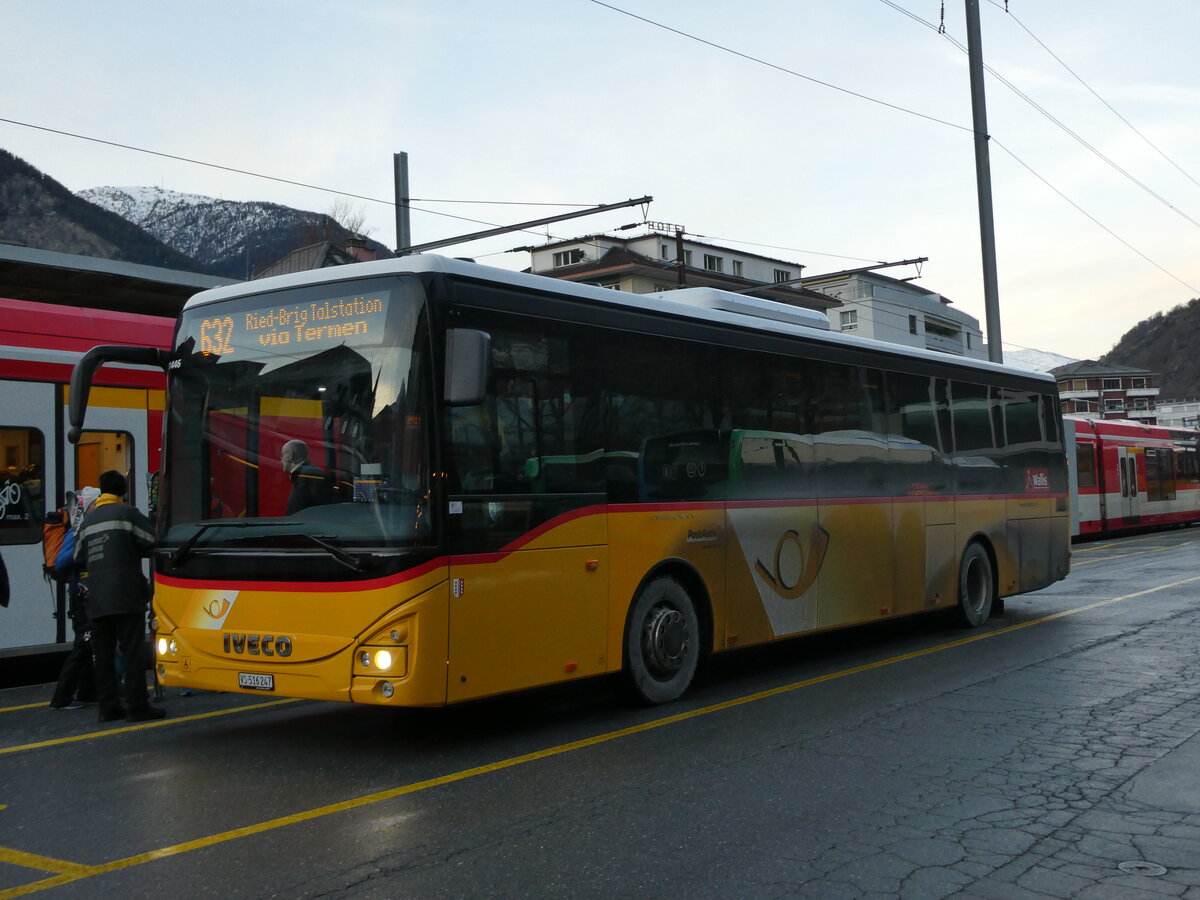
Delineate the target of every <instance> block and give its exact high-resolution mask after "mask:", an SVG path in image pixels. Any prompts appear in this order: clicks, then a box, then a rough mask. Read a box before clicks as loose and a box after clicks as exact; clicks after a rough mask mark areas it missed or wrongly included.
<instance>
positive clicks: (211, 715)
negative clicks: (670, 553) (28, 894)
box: [0, 697, 297, 896]
mask: <svg viewBox="0 0 1200 900" xmlns="http://www.w3.org/2000/svg"><path fill="white" fill-rule="evenodd" d="M296 702H297V701H296V699H295V698H293V697H284V698H283V699H281V700H268V701H267V702H266V703H251V704H250V705H249V706H235V707H233V708H232V709H216V710H213V711H212V712H206V713H196V714H195V715H191V716H179V717H177V718H170V719H159V720H158V721H156V722H139V723H138V724H136V725H124V726H122V727H121V728H110V729H108V730H107V731H89V732H88V733H87V734H73V735H69V736H68V737H61V738H51V739H49V740H45V741H35V742H34V743H32V744H15V745H13V746H12V747H0V756H3V755H4V754H6V753H18V752H20V751H22V750H39V749H41V748H43V747H55V746H58V745H59V744H74V743H76V742H78V741H91V740H95V739H96V738H106V737H112V736H113V735H114V734H125V733H127V732H130V731H144V730H145V729H147V728H162V727H164V726H167V725H179V724H181V723H183V722H199V721H200V720H201V719H215V718H216V717H217V716H227V715H230V714H231V713H237V712H245V711H246V710H251V709H266V708H267V707H269V706H282V705H283V704H284V703H296ZM0 896H3V895H2V894H0Z"/></svg>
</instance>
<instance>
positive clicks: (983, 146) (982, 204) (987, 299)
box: [966, 0, 1004, 363]
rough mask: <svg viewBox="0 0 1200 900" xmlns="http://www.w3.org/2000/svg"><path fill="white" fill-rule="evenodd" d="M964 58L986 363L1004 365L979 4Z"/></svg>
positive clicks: (971, 11)
mask: <svg viewBox="0 0 1200 900" xmlns="http://www.w3.org/2000/svg"><path fill="white" fill-rule="evenodd" d="M966 5H967V58H968V61H969V68H970V71H971V119H972V124H973V126H974V129H975V185H976V189H977V191H978V193H979V243H980V249H981V250H982V253H983V309H984V313H985V315H986V318H987V337H988V341H987V343H988V359H990V360H991V361H992V362H997V363H998V362H1004V350H1003V348H1002V346H1001V341H1000V290H999V287H998V286H997V280H996V226H995V222H994V220H993V216H992V163H991V157H990V155H989V151H988V130H987V106H986V104H985V102H984V97H983V39H982V37H981V35H980V31H979V0H966Z"/></svg>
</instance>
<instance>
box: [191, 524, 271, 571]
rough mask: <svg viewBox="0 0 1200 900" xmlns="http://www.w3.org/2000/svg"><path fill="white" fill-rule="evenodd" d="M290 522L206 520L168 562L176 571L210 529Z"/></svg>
mask: <svg viewBox="0 0 1200 900" xmlns="http://www.w3.org/2000/svg"><path fill="white" fill-rule="evenodd" d="M292 524H294V523H292V522H247V521H246V520H245V519H208V520H207V521H202V522H199V523H198V526H199V527H197V528H196V531H195V533H194V534H193V535H192V536H191V537H190V538H188V539H187V540H186V541H184V542H183V543H182V544H180V545H179V549H177V550H176V551H175V552H174V553H172V554H171V558H170V560H169V562H170V564H171V568H172V569H178V568H179V567H180V566H181V565H183V563H184V560H186V559H187V558H188V556H190V555H191V552H192V549H193V548H194V547H195V546H196V544H197V543H198V542H199V540H200V536H201V535H202V534H204V532H206V531H208V530H209V529H210V528H282V527H283V526H285V525H292Z"/></svg>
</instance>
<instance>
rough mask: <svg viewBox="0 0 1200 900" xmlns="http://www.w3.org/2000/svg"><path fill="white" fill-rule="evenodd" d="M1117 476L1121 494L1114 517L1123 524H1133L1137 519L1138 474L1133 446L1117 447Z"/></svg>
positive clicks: (1112, 511) (1138, 505)
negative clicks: (1122, 521)
mask: <svg viewBox="0 0 1200 900" xmlns="http://www.w3.org/2000/svg"><path fill="white" fill-rule="evenodd" d="M1117 476H1118V480H1119V483H1120V487H1121V496H1120V499H1119V501H1118V503H1117V508H1116V509H1115V510H1110V515H1112V514H1113V513H1115V514H1116V515H1115V517H1116V518H1120V519H1123V520H1124V524H1126V525H1133V524H1136V523H1137V520H1138V510H1139V507H1140V504H1139V502H1138V475H1137V451H1136V449H1135V448H1133V447H1118V448H1117Z"/></svg>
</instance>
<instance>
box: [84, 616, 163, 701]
mask: <svg viewBox="0 0 1200 900" xmlns="http://www.w3.org/2000/svg"><path fill="white" fill-rule="evenodd" d="M145 647H146V616H145V615H144V614H143V613H140V612H137V613H121V614H120V615H115V616H98V617H96V618H95V619H92V652H93V654H94V655H95V661H96V699H97V700H99V701H100V711H101V712H102V713H104V712H109V711H113V710H116V709H118V708H119V707H120V705H121V703H120V700H119V699H118V696H117V669H116V662H115V658H116V653H117V651H118V650H119V651H120V653H121V661H122V662H123V663H124V669H125V673H124V674H125V679H124V681H125V683H124V690H123V691H122V692H121V695H122V696H123V698H124V700H125V708H126V709H127V710H128V711H130V712H132V711H133V710H136V709H145V708H146V707H147V706H149V705H150V699H149V697H148V696H147V694H146V658H145Z"/></svg>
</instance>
